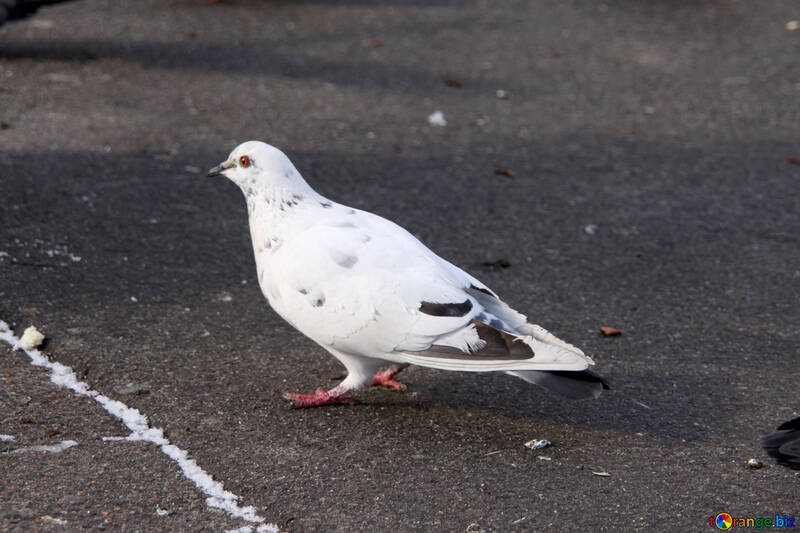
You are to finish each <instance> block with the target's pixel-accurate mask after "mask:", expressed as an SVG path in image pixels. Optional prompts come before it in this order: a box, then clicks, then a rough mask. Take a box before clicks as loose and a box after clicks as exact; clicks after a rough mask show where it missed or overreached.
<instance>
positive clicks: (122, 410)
mask: <svg viewBox="0 0 800 533" xmlns="http://www.w3.org/2000/svg"><path fill="white" fill-rule="evenodd" d="M0 340H2V341H4V342H6V343H8V344H10V345H11V346H14V345H16V344H18V343H19V338H18V337H17V336H16V335H14V332H13V331H12V330H11V328H10V327H9V325H8V324H6V323H5V322H4V321H2V320H0ZM23 351H24V352H25V353H26V354H28V357H30V359H31V364H32V365H34V366H40V367H43V368H47V369H48V370H50V381H52V382H53V383H55V384H56V385H59V386H61V387H66V388H68V389H70V390H72V391H73V392H75V393H76V394H80V395H81V396H88V397H90V398H92V399H93V400H94V401H96V402H97V403H99V404H100V405H101V406H103V408H104V409H105V410H106V411H108V412H109V413H110V414H111V415H113V416H115V417H117V418H119V419H120V420H121V421H122V423H123V424H125V425H126V426H127V427H128V429H130V430H131V434H130V435H129V436H128V437H126V440H141V441H145V442H151V443H153V444H155V445H156V446H158V447H159V448H161V451H162V452H164V453H165V454H166V455H167V456H168V457H169V458H170V459H172V460H173V461H175V462H176V463H177V464H178V466H179V467H180V469H181V471H182V472H183V475H184V476H186V478H187V479H188V480H189V481H191V482H193V483H194V484H195V485H196V486H197V488H198V489H200V490H201V491H202V492H203V494H205V495H206V505H208V506H209V507H214V508H217V509H222V510H224V511H225V512H227V513H228V514H230V515H231V516H233V517H234V518H239V519H242V520H245V521H247V522H252V523H257V524H259V525H258V526H257V527H256V528H255V529H254V528H253V527H252V526H244V527H242V528H239V529H238V530H234V531H242V532H243V533H244V532H252V531H256V532H257V533H278V531H279V530H278V526H276V525H275V524H267V523H265V520H264V518H262V517H260V516H259V515H258V514H257V513H256V509H255V507H252V506H246V507H241V506H240V505H239V503H238V500H239V497H238V496H236V495H235V494H233V493H232V492H229V491H227V490H225V489H224V488H223V486H222V483H220V482H219V481H215V480H214V478H212V477H211V475H209V474H208V473H207V472H206V471H205V470H203V469H202V468H200V466H199V465H198V464H197V463H196V462H195V461H194V459H190V458H189V454H188V452H186V450H182V449H181V448H178V447H177V446H175V445H174V444H171V443H170V442H169V440H167V438H166V437H164V432H163V431H162V430H161V428H154V427H150V424H149V423H148V421H147V417H145V416H144V415H143V414H142V413H140V412H139V411H138V410H137V409H132V408H130V407H128V406H127V405H125V404H124V403H122V402H120V401H117V400H112V399H111V398H109V397H108V396H105V395H103V394H100V393H99V392H97V391H95V390H92V389H90V388H89V385H87V384H86V383H84V382H83V381H78V378H77V376H76V375H75V372H73V371H72V369H71V368H70V367H68V366H66V365H62V364H61V363H55V362H52V361H50V360H49V359H48V358H47V356H45V355H44V354H42V353H41V352H40V351H39V350H36V349H31V350H25V349H23ZM70 442H71V441H70ZM62 444H63V443H62Z"/></svg>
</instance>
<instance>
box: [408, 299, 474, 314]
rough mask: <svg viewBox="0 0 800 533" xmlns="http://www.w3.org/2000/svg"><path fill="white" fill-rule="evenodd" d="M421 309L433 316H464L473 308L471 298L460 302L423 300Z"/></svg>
mask: <svg viewBox="0 0 800 533" xmlns="http://www.w3.org/2000/svg"><path fill="white" fill-rule="evenodd" d="M419 310H420V311H422V312H423V313H425V314H426V315H431V316H450V317H458V316H464V315H466V314H467V313H469V312H470V311H471V310H472V302H471V301H470V300H464V301H463V302H461V303H460V304H436V303H431V302H422V303H421V304H420V306H419Z"/></svg>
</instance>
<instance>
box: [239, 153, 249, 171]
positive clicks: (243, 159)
mask: <svg viewBox="0 0 800 533" xmlns="http://www.w3.org/2000/svg"><path fill="white" fill-rule="evenodd" d="M239 165H241V167H242V168H247V167H249V166H250V158H249V157H247V156H246V155H243V156H242V157H240V158H239Z"/></svg>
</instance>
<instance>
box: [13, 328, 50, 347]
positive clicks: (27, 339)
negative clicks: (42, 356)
mask: <svg viewBox="0 0 800 533" xmlns="http://www.w3.org/2000/svg"><path fill="white" fill-rule="evenodd" d="M42 341H44V335H42V334H41V333H40V332H39V330H38V329H36V326H30V327H28V328H26V329H25V331H24V332H23V333H22V338H20V340H19V342H18V343H17V344H15V345H14V350H17V349H19V348H22V349H23V350H33V349H34V348H36V347H37V346H39V345H40V344H42Z"/></svg>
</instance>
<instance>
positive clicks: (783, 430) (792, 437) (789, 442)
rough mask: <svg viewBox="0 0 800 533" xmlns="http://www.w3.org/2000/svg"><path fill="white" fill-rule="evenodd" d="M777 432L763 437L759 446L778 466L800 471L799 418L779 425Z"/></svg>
mask: <svg viewBox="0 0 800 533" xmlns="http://www.w3.org/2000/svg"><path fill="white" fill-rule="evenodd" d="M778 431H779V432H778V433H773V434H772V435H768V436H767V437H764V440H763V441H762V443H761V445H762V446H764V450H766V452H767V453H768V454H769V456H770V457H772V458H773V459H775V461H777V462H778V464H779V465H783V466H788V467H789V468H791V469H792V470H800V416H799V417H797V418H795V419H793V420H789V421H788V422H785V423H783V424H781V425H780V426H779V427H778Z"/></svg>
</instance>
